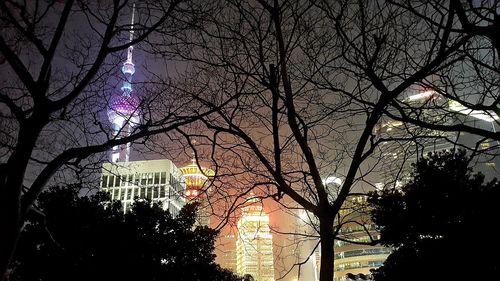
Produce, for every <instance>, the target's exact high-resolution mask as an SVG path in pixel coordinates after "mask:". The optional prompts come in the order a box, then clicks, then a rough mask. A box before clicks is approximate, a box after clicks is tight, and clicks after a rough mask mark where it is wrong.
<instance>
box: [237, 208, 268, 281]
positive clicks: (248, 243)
mask: <svg viewBox="0 0 500 281" xmlns="http://www.w3.org/2000/svg"><path fill="white" fill-rule="evenodd" d="M252 201H253V203H252V205H249V206H246V207H243V208H242V209H241V212H242V213H241V217H240V219H239V221H238V240H237V241H236V271H237V273H238V274H239V275H242V276H243V275H245V274H250V275H252V276H253V277H254V279H255V280H258V281H274V257H273V236H272V234H271V230H270V228H269V215H268V214H266V213H265V212H264V210H263V208H262V206H261V205H258V204H256V200H255V199H253V200H252Z"/></svg>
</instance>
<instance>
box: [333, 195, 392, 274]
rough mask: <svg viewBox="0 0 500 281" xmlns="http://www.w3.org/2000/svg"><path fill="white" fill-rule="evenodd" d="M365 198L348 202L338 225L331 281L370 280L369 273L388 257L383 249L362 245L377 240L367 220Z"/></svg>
mask: <svg viewBox="0 0 500 281" xmlns="http://www.w3.org/2000/svg"><path fill="white" fill-rule="evenodd" d="M369 212H370V209H369V206H368V205H367V202H366V197H365V196H356V197H353V198H350V199H349V200H347V201H346V202H345V203H344V205H343V207H342V209H341V210H340V212H339V213H340V216H339V219H338V223H339V224H340V225H341V228H340V231H339V234H338V236H337V238H338V239H337V240H336V241H335V244H334V252H335V263H334V276H335V277H334V281H345V280H352V279H356V278H352V277H353V276H360V275H361V276H362V275H365V276H369V275H370V269H374V268H377V267H380V266H381V265H382V264H383V263H384V261H385V260H386V259H387V257H388V256H389V254H390V253H391V249H390V248H387V247H384V246H382V245H374V246H371V245H362V244H357V243H360V242H361V243H370V242H371V241H373V240H378V239H379V238H380V236H379V233H378V231H377V230H376V227H375V224H374V223H373V222H372V220H371V217H370V213H369Z"/></svg>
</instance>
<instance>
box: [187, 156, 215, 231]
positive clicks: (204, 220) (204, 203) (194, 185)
mask: <svg viewBox="0 0 500 281" xmlns="http://www.w3.org/2000/svg"><path fill="white" fill-rule="evenodd" d="M180 171H181V173H182V175H183V177H184V181H185V183H186V191H185V193H184V195H185V197H186V199H187V201H188V202H189V201H197V202H199V204H200V206H199V208H198V213H197V223H198V224H199V225H203V226H210V214H211V212H210V206H209V202H208V198H207V196H208V195H207V193H208V190H206V187H207V186H206V184H207V180H208V177H213V176H214V171H212V170H210V169H208V168H204V167H201V169H200V167H199V166H198V164H197V163H196V159H195V158H193V159H192V162H191V164H189V165H187V166H184V167H181V168H180Z"/></svg>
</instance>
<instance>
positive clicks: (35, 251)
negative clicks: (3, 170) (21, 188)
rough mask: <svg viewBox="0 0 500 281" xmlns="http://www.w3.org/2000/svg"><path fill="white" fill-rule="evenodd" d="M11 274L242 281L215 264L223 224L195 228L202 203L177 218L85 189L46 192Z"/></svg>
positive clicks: (55, 277)
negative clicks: (124, 206) (82, 193)
mask: <svg viewBox="0 0 500 281" xmlns="http://www.w3.org/2000/svg"><path fill="white" fill-rule="evenodd" d="M39 208H40V209H41V210H42V211H43V213H44V216H42V215H40V214H32V217H30V219H29V221H28V224H27V225H26V227H25V229H24V231H23V233H22V236H21V240H20V243H19V246H18V248H17V252H16V254H15V259H14V262H13V263H12V269H11V274H10V280H11V281H17V280H23V281H29V280H82V281H83V280H86V281H88V280H134V281H137V280H162V281H164V280H193V281H195V280H224V281H226V280H227V281H230V280H237V278H236V276H235V275H233V274H232V273H231V272H229V271H227V270H224V269H221V268H220V267H219V266H218V265H216V264H215V263H214V258H215V255H214V254H213V250H214V239H215V237H216V235H217V232H216V231H215V230H212V229H210V228H207V227H196V228H193V224H194V222H195V212H196V208H197V206H196V205H192V204H190V205H186V206H185V207H184V208H183V209H182V210H181V212H180V214H179V215H178V216H177V217H176V218H173V217H172V216H171V215H170V213H168V212H167V211H164V210H163V209H161V208H160V207H159V206H158V205H153V206H151V204H150V203H149V202H146V201H136V202H135V205H134V207H133V208H132V210H131V211H130V212H129V213H127V214H125V215H124V214H123V213H122V211H121V204H120V203H119V202H111V203H109V196H108V195H107V194H104V193H97V194H96V195H93V196H89V197H79V196H78V188H59V187H56V188H51V189H50V191H48V192H45V193H43V194H42V195H41V196H40V198H39Z"/></svg>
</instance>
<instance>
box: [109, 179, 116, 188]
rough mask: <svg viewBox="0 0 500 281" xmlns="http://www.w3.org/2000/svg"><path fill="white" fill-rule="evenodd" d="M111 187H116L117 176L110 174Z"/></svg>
mask: <svg viewBox="0 0 500 281" xmlns="http://www.w3.org/2000/svg"><path fill="white" fill-rule="evenodd" d="M109 187H115V176H109Z"/></svg>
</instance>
